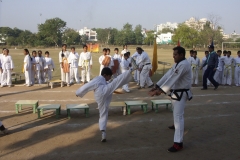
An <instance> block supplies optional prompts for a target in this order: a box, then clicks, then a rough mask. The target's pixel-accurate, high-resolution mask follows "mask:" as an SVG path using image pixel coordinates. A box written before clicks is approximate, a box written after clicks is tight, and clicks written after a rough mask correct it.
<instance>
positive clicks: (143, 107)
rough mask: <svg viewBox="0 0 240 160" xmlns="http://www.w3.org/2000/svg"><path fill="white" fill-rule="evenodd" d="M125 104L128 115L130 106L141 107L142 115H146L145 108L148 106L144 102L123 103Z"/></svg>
mask: <svg viewBox="0 0 240 160" xmlns="http://www.w3.org/2000/svg"><path fill="white" fill-rule="evenodd" d="M124 102H125V104H126V108H127V112H128V114H131V109H130V107H131V106H141V108H142V110H143V111H144V113H147V106H148V104H147V103H146V102H144V101H124Z"/></svg>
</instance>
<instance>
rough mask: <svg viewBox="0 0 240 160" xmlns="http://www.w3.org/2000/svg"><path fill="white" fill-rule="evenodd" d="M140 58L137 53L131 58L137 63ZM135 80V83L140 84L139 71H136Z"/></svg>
mask: <svg viewBox="0 0 240 160" xmlns="http://www.w3.org/2000/svg"><path fill="white" fill-rule="evenodd" d="M138 56H139V54H138V52H135V53H134V54H133V55H132V56H131V57H132V58H133V59H134V60H135V61H137V58H138ZM133 78H134V81H135V82H138V83H139V71H138V70H135V71H134V76H133Z"/></svg>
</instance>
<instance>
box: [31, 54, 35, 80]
mask: <svg viewBox="0 0 240 160" xmlns="http://www.w3.org/2000/svg"><path fill="white" fill-rule="evenodd" d="M31 65H32V68H31V71H32V72H31V84H32V85H34V84H35V75H36V60H35V57H32V61H31ZM34 65H35V68H34Z"/></svg>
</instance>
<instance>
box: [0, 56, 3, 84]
mask: <svg viewBox="0 0 240 160" xmlns="http://www.w3.org/2000/svg"><path fill="white" fill-rule="evenodd" d="M2 56H3V53H1V54H0V60H1V58H2ZM1 77H2V72H1V71H0V84H1V83H2V78H1Z"/></svg>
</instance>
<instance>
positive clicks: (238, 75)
mask: <svg viewBox="0 0 240 160" xmlns="http://www.w3.org/2000/svg"><path fill="white" fill-rule="evenodd" d="M237 55H238V56H237V57H236V58H235V59H234V66H235V71H234V80H235V85H236V86H240V51H238V52H237Z"/></svg>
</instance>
